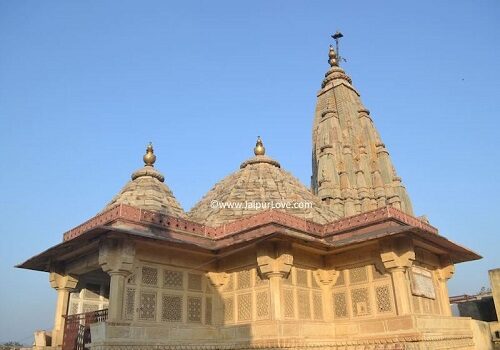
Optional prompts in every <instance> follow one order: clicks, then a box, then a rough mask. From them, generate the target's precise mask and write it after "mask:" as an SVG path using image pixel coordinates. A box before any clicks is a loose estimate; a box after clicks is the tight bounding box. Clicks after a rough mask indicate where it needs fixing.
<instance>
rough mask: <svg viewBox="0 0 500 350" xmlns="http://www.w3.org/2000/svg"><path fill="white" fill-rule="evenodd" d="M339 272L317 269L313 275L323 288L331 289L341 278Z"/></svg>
mask: <svg viewBox="0 0 500 350" xmlns="http://www.w3.org/2000/svg"><path fill="white" fill-rule="evenodd" d="M339 275H340V273H339V271H337V270H335V269H333V268H331V269H317V270H316V271H314V273H313V278H314V279H315V280H316V283H318V285H319V286H321V287H322V288H331V287H333V285H334V284H335V283H336V282H337V279H338V278H339Z"/></svg>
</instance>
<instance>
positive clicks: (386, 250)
mask: <svg viewBox="0 0 500 350" xmlns="http://www.w3.org/2000/svg"><path fill="white" fill-rule="evenodd" d="M380 260H381V261H382V264H383V265H384V268H385V269H386V270H388V271H389V272H392V271H406V269H408V268H409V267H411V266H412V265H413V261H415V251H414V249H413V242H412V241H411V239H410V238H409V237H397V238H394V239H387V240H384V241H383V242H381V244H380Z"/></svg>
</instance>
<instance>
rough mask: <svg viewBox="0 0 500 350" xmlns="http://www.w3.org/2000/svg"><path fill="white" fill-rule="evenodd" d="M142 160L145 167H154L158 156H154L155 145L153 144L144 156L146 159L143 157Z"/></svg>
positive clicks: (150, 144)
mask: <svg viewBox="0 0 500 350" xmlns="http://www.w3.org/2000/svg"><path fill="white" fill-rule="evenodd" d="M142 159H143V160H144V165H145V166H150V167H153V166H154V165H153V164H154V163H155V162H156V156H155V154H154V150H153V144H152V143H151V142H150V143H149V145H148V147H147V148H146V154H145V155H144V157H142Z"/></svg>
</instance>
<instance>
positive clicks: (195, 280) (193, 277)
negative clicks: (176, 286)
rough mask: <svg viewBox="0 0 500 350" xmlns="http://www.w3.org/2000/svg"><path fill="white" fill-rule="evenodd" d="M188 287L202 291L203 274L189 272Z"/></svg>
mask: <svg viewBox="0 0 500 350" xmlns="http://www.w3.org/2000/svg"><path fill="white" fill-rule="evenodd" d="M188 289H189V290H194V291H201V275H198V274H194V273H189V274H188Z"/></svg>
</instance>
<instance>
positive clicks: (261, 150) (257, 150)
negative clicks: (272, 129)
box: [253, 136, 266, 156]
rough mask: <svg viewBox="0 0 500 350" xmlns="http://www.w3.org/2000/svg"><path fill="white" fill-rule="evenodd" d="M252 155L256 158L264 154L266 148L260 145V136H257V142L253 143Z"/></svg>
mask: <svg viewBox="0 0 500 350" xmlns="http://www.w3.org/2000/svg"><path fill="white" fill-rule="evenodd" d="M253 153H254V154H255V155H256V156H263V155H264V154H266V148H265V147H264V145H263V144H262V140H261V138H260V136H257V142H256V143H255V148H254V149H253Z"/></svg>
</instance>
